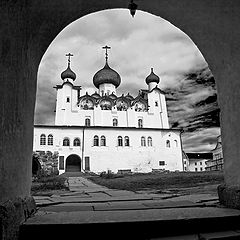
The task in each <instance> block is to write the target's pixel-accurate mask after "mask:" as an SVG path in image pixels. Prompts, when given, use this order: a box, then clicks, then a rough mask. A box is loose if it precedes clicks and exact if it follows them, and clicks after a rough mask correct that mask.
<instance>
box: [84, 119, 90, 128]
mask: <svg viewBox="0 0 240 240" xmlns="http://www.w3.org/2000/svg"><path fill="white" fill-rule="evenodd" d="M85 126H86V127H90V126H91V122H90V118H85Z"/></svg>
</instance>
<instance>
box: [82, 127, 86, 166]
mask: <svg viewBox="0 0 240 240" xmlns="http://www.w3.org/2000/svg"><path fill="white" fill-rule="evenodd" d="M84 130H85V127H83V135H82V164H81V168H82V170H83V158H84Z"/></svg>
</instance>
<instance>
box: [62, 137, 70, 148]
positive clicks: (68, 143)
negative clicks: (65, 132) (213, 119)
mask: <svg viewBox="0 0 240 240" xmlns="http://www.w3.org/2000/svg"><path fill="white" fill-rule="evenodd" d="M66 141H67V145H66V144H65V142H66ZM62 143H63V144H62V145H63V147H69V146H70V139H69V138H68V137H65V138H63V142H62Z"/></svg>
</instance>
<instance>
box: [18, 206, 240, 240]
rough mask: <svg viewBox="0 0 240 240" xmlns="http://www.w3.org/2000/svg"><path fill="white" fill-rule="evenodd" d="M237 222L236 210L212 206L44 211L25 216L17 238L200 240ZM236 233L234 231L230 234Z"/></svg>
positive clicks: (209, 237) (223, 230) (238, 212)
mask: <svg viewBox="0 0 240 240" xmlns="http://www.w3.org/2000/svg"><path fill="white" fill-rule="evenodd" d="M239 222H240V211H239V210H234V209H224V208H214V207H209V208H177V209H151V210H133V211H106V212H104V211H96V212H94V211H75V212H57V213H46V214H43V215H39V216H34V217H33V218H30V219H28V221H27V222H26V223H24V224H23V225H22V226H21V227H20V238H19V239H20V240H26V239H28V238H29V237H31V238H29V239H34V240H37V239H44V240H48V239H51V240H52V239H104V240H105V239H111V240H112V239H124V240H125V239H137V240H138V239H140V240H141V239H161V238H163V237H164V238H166V237H167V238H170V237H177V236H183V235H193V236H195V235H196V236H198V237H200V236H202V238H197V239H202V240H203V239H209V240H210V239H224V238H223V237H224V234H222V237H221V236H220V235H219V234H218V237H219V238H213V236H214V235H213V233H219V232H229V231H230V230H231V231H233V230H236V229H239V228H240V226H239ZM233 232H234V233H238V231H233ZM207 234H208V235H207ZM211 234H212V236H211ZM229 236H230V235H229ZM236 236H237V234H235V236H233V237H236ZM220 237H221V238H220ZM225 237H226V234H225ZM175 239H181V238H175ZM186 239H187V238H186ZM192 239H194V238H192ZM225 239H226V238H225ZM229 239H232V238H229ZM235 239H240V238H235Z"/></svg>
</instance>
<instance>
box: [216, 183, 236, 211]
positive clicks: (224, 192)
mask: <svg viewBox="0 0 240 240" xmlns="http://www.w3.org/2000/svg"><path fill="white" fill-rule="evenodd" d="M218 197H219V202H220V203H221V204H222V205H224V206H226V207H229V208H236V209H240V187H239V186H231V187H229V186H227V185H226V184H222V185H219V186H218Z"/></svg>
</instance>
